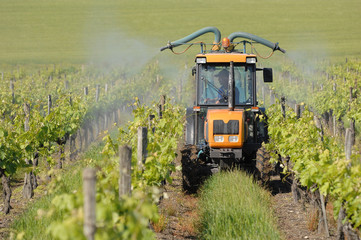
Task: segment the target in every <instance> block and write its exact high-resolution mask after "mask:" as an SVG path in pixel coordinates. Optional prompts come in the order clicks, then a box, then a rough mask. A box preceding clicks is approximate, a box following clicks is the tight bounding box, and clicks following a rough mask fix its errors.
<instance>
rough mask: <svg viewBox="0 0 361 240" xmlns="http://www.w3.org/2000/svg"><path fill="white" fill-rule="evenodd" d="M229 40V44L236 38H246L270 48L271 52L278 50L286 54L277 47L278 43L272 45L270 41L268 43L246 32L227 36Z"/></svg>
mask: <svg viewBox="0 0 361 240" xmlns="http://www.w3.org/2000/svg"><path fill="white" fill-rule="evenodd" d="M228 38H229V41H230V42H233V40H234V39H236V38H246V39H249V40H252V41H255V42H258V43H260V44H262V45H264V46H266V47H269V48H271V49H272V50H273V51H276V50H279V51H281V52H283V53H286V50H284V49H282V48H280V47H279V46H278V43H273V42H271V41H268V40H266V39H263V38H261V37H258V36H256V35H253V34H250V33H246V32H234V33H232V34H230V35H229V36H228Z"/></svg>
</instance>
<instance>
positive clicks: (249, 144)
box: [161, 27, 285, 191]
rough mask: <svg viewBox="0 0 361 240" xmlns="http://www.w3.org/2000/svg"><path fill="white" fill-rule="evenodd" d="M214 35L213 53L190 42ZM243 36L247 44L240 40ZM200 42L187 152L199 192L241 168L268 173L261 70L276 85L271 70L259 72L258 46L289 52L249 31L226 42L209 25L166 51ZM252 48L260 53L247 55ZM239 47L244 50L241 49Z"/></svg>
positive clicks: (186, 174) (189, 176) (188, 184)
mask: <svg viewBox="0 0 361 240" xmlns="http://www.w3.org/2000/svg"><path fill="white" fill-rule="evenodd" d="M209 32H213V33H214V35H215V39H214V42H213V43H212V44H210V45H211V50H210V51H205V50H204V49H205V48H206V46H207V44H206V43H203V42H200V43H189V42H190V41H191V40H193V39H195V38H197V37H199V36H201V35H203V34H205V33H209ZM237 38H242V39H245V40H242V41H239V42H236V41H235V39H237ZM194 44H199V45H200V47H201V53H199V54H198V55H197V56H196V58H195V66H194V67H193V69H192V75H193V76H194V77H195V86H196V88H195V90H196V99H195V105H194V106H193V107H189V108H187V116H186V117H187V122H186V130H185V143H186V147H185V149H184V150H183V153H182V154H183V159H182V172H183V187H184V189H185V190H187V191H194V190H196V189H197V188H198V185H199V184H200V183H201V182H202V180H203V179H204V178H205V177H207V176H208V175H210V174H212V173H213V172H217V171H218V170H219V169H222V168H229V167H232V166H236V165H238V166H241V167H247V168H251V169H252V168H253V169H255V170H256V171H257V169H258V171H257V172H258V173H259V174H260V176H263V175H266V173H265V171H266V170H265V169H266V168H267V166H268V165H269V163H268V161H269V159H268V158H269V155H268V154H267V153H266V151H265V149H264V148H263V147H262V142H267V140H268V133H267V125H266V116H265V109H264V108H260V107H259V106H258V102H257V96H256V89H257V86H256V72H257V71H263V80H264V82H272V81H273V74H272V69H271V68H257V66H256V63H257V55H258V54H257V51H256V50H255V47H254V46H255V45H256V44H261V45H264V46H266V47H269V48H271V49H272V53H273V52H274V51H276V50H279V51H281V52H283V53H285V50H283V49H281V48H280V47H279V46H278V43H272V42H270V41H268V40H265V39H263V38H260V37H258V36H255V35H253V34H249V33H244V32H235V33H232V34H230V35H229V36H228V38H223V39H222V41H221V34H220V31H219V30H218V29H217V28H215V27H207V28H203V29H201V30H199V31H197V32H194V33H193V34H191V35H189V36H187V37H185V38H182V39H179V40H177V41H174V42H169V43H168V45H167V46H166V47H163V48H162V49H161V51H163V50H165V49H170V50H171V51H173V48H175V47H177V46H180V45H190V46H191V45H194ZM248 44H249V45H251V47H252V48H251V49H252V52H255V53H256V54H253V53H247V52H246V46H247V45H248ZM238 45H241V46H242V49H240V50H237V49H236V46H238ZM222 48H223V49H222ZM254 160H256V161H254Z"/></svg>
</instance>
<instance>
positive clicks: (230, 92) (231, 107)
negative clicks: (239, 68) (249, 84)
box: [228, 61, 235, 111]
mask: <svg viewBox="0 0 361 240" xmlns="http://www.w3.org/2000/svg"><path fill="white" fill-rule="evenodd" d="M234 88H235V85H234V65H233V61H231V62H230V66H229V79H228V109H229V110H230V111H233V110H234V106H235V90H234Z"/></svg>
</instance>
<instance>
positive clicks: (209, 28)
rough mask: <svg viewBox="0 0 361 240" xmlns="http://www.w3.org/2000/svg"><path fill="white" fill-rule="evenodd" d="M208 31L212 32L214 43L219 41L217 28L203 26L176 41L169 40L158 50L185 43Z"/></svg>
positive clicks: (219, 34) (219, 35)
mask: <svg viewBox="0 0 361 240" xmlns="http://www.w3.org/2000/svg"><path fill="white" fill-rule="evenodd" d="M209 32H213V33H214V35H215V36H214V43H215V44H218V43H219V42H220V41H221V32H220V31H219V30H218V28H216V27H205V28H202V29H200V30H198V31H196V32H194V33H192V34H190V35H188V36H186V37H184V38H181V39H178V40H177V41H174V42H170V43H168V45H167V46H165V47H162V48H161V49H160V51H163V50H165V49H168V48H169V49H172V48H173V47H178V46H180V45H182V44H185V43H187V42H189V41H192V40H193V39H195V38H197V37H199V36H201V35H203V34H206V33H209Z"/></svg>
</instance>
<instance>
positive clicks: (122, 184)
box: [119, 145, 132, 199]
mask: <svg viewBox="0 0 361 240" xmlns="http://www.w3.org/2000/svg"><path fill="white" fill-rule="evenodd" d="M131 165H132V148H131V147H130V146H128V145H124V146H120V147H119V199H120V198H121V197H122V196H123V195H128V196H130V195H131V189H132V176H131V173H132V170H131Z"/></svg>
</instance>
